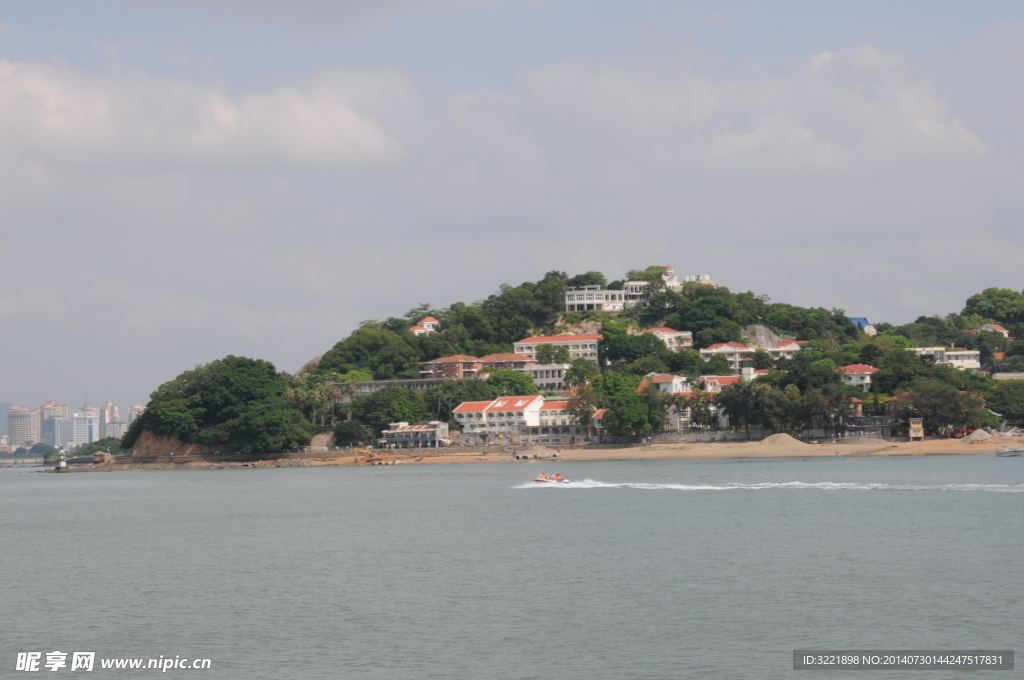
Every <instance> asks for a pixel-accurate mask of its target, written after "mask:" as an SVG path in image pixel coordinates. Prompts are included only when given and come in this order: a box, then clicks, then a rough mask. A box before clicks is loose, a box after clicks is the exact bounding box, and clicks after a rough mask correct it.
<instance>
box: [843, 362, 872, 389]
mask: <svg viewBox="0 0 1024 680" xmlns="http://www.w3.org/2000/svg"><path fill="white" fill-rule="evenodd" d="M840 370H841V371H842V372H843V376H842V378H843V384H844V385H849V386H850V387H859V388H861V389H862V390H863V391H865V392H867V391H868V390H870V389H871V374H872V373H878V371H879V370H881V369H878V368H875V367H874V366H868V365H867V364H850V365H849V366H843V367H842V368H841V369H840Z"/></svg>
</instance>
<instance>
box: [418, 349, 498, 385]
mask: <svg viewBox="0 0 1024 680" xmlns="http://www.w3.org/2000/svg"><path fill="white" fill-rule="evenodd" d="M422 366H423V367H422V368H421V369H420V375H421V376H423V377H424V378H447V379H448V380H461V379H464V378H472V377H475V376H476V374H477V373H479V372H480V370H481V369H483V367H484V362H483V361H482V360H480V359H478V358H477V357H471V356H468V355H466V354H455V355H452V356H450V357H439V358H437V359H434V360H433V361H425V362H424V363H423V364H422Z"/></svg>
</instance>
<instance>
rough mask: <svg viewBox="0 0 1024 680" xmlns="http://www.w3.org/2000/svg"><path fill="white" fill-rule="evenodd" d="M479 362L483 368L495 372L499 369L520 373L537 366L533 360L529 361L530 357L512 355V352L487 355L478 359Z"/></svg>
mask: <svg viewBox="0 0 1024 680" xmlns="http://www.w3.org/2000/svg"><path fill="white" fill-rule="evenodd" d="M480 361H482V362H483V363H484V368H489V369H491V370H495V371H497V370H500V369H510V370H513V371H522V370H524V369H526V368H528V367H530V366H535V365H536V364H537V361H536V360H535V359H531V358H530V357H528V356H524V355H522V354H514V353H512V352H502V353H501V354H488V355H487V356H482V357H480Z"/></svg>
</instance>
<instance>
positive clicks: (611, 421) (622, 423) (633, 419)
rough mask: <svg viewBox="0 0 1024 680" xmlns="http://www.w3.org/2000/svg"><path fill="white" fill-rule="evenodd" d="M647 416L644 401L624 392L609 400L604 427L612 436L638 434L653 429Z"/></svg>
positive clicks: (645, 402)
mask: <svg viewBox="0 0 1024 680" xmlns="http://www.w3.org/2000/svg"><path fill="white" fill-rule="evenodd" d="M649 416H650V411H649V407H648V403H647V400H646V399H644V398H643V397H641V396H640V395H639V394H637V393H636V392H624V393H620V394H618V395H616V396H615V397H613V398H612V399H611V403H610V405H609V408H608V413H606V414H605V416H604V425H605V428H606V429H607V430H608V431H609V432H611V433H612V434H619V435H633V434H639V433H641V432H647V431H649V430H651V429H653V428H652V426H651V423H650V421H649Z"/></svg>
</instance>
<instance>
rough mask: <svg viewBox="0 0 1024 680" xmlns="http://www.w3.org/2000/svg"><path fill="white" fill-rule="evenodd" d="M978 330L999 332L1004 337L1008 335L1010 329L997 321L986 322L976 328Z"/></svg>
mask: <svg viewBox="0 0 1024 680" xmlns="http://www.w3.org/2000/svg"><path fill="white" fill-rule="evenodd" d="M978 330H979V331H988V332H990V333H999V334H1000V335H1002V336H1003V337H1004V338H1008V337H1010V331H1008V330H1006V329H1005V328H1003V327H1002V326H1000V325H999V324H997V323H987V324H985V325H983V326H982V327H981V328H979V329H978Z"/></svg>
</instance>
